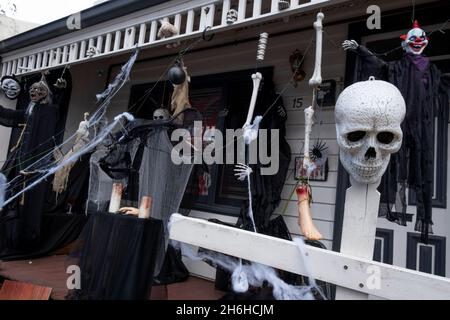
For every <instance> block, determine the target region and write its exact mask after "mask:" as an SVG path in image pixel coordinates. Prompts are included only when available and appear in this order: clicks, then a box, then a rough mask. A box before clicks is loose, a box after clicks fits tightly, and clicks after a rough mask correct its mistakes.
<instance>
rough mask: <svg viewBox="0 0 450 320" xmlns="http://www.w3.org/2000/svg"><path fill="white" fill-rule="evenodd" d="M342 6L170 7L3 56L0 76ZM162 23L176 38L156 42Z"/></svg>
mask: <svg viewBox="0 0 450 320" xmlns="http://www.w3.org/2000/svg"><path fill="white" fill-rule="evenodd" d="M346 1H348V0H291V5H290V7H289V8H287V9H285V10H282V11H280V10H279V9H278V0H185V1H170V2H167V3H165V4H162V5H158V6H155V7H151V8H148V9H146V10H141V11H140V12H138V13H134V14H130V15H128V16H124V17H121V18H117V19H114V20H111V21H109V22H106V23H101V24H99V25H96V26H92V27H89V28H85V29H81V30H78V31H76V32H73V33H70V34H68V35H64V36H61V37H58V38H54V39H50V40H47V41H44V42H42V43H40V44H37V45H32V46H29V47H26V48H21V49H18V50H14V51H11V52H6V53H4V54H3V55H2V65H1V72H2V75H11V74H16V75H20V74H29V73H33V72H37V71H42V70H46V69H51V68H56V67H61V66H64V65H66V64H76V63H81V62H83V61H86V60H90V59H98V58H102V57H107V56H111V55H116V54H120V53H124V52H127V51H130V50H132V49H133V48H134V47H135V46H138V47H140V48H149V47H155V46H161V45H164V44H167V43H171V42H174V41H181V40H185V39H188V38H192V37H198V36H199V35H201V33H202V32H203V30H204V29H205V27H211V31H213V32H214V33H218V32H221V31H226V30H229V29H232V28H237V27H243V26H245V25H251V24H257V23H260V22H263V21H267V20H271V19H276V18H279V17H282V16H287V15H292V14H296V13H299V12H306V11H311V10H315V9H318V8H321V7H324V6H325V5H329V4H336V3H340V2H346ZM230 8H234V9H237V10H238V19H237V21H236V22H234V23H233V24H227V19H226V15H227V12H228V10H229V9H230ZM163 19H165V20H168V21H170V22H171V23H173V24H174V25H175V26H176V27H177V28H178V29H179V30H180V33H179V35H176V36H174V37H172V38H168V39H158V38H157V30H158V28H159V26H160V24H159V23H158V21H160V20H163ZM82 24H83V21H81V25H82Z"/></svg>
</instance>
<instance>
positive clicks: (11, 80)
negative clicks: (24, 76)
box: [0, 76, 21, 100]
mask: <svg viewBox="0 0 450 320" xmlns="http://www.w3.org/2000/svg"><path fill="white" fill-rule="evenodd" d="M0 82H1V88H2V90H3V92H4V93H5V96H6V97H7V98H8V99H11V100H14V99H17V97H18V96H19V94H20V91H21V88H20V84H19V82H18V81H17V79H16V78H15V77H14V76H4V77H3V78H2V79H1V81H0Z"/></svg>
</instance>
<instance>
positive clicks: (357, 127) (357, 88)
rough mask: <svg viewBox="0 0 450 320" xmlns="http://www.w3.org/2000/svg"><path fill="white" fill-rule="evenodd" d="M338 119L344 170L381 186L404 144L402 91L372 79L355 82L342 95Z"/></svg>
mask: <svg viewBox="0 0 450 320" xmlns="http://www.w3.org/2000/svg"><path fill="white" fill-rule="evenodd" d="M335 117H336V134H337V141H338V144H339V147H340V159H341V162H342V165H343V166H344V168H345V170H347V172H348V173H349V174H350V176H351V177H352V178H353V180H354V181H357V182H359V183H367V184H372V183H378V182H379V181H380V179H381V177H382V175H383V173H384V171H385V170H386V168H387V165H388V164H389V160H390V157H391V154H392V153H395V152H397V151H398V150H399V149H400V147H401V144H402V138H403V133H402V129H401V127H400V125H401V123H402V121H403V119H404V117H405V101H404V99H403V97H402V95H401V93H400V91H399V90H398V89H397V88H396V87H395V86H394V85H392V84H390V83H388V82H385V81H380V80H374V78H373V77H371V78H370V79H369V80H368V81H361V82H357V83H354V84H352V85H351V86H349V87H347V88H346V89H345V90H344V91H342V93H341V94H340V96H339V98H338V100H337V102H336V108H335Z"/></svg>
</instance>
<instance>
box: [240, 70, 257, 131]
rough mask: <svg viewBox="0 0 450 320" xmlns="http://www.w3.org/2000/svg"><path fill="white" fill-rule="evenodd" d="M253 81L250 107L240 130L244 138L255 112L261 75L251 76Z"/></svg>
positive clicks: (249, 128)
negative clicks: (242, 131)
mask: <svg viewBox="0 0 450 320" xmlns="http://www.w3.org/2000/svg"><path fill="white" fill-rule="evenodd" d="M252 80H253V92H252V98H251V100H250V106H249V108H248V114H247V119H246V120H245V123H244V126H243V127H242V129H243V130H244V136H245V135H246V133H245V132H246V131H248V130H251V121H252V118H253V112H254V111H255V105H256V99H257V98H258V90H259V85H260V84H261V80H262V75H261V73H259V72H256V73H254V74H252Z"/></svg>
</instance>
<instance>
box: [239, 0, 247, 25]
mask: <svg viewBox="0 0 450 320" xmlns="http://www.w3.org/2000/svg"><path fill="white" fill-rule="evenodd" d="M246 10H247V0H239V5H238V21H242V20H244V19H245V11H246Z"/></svg>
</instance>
